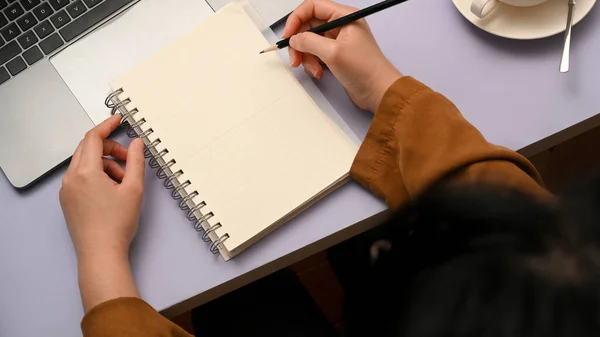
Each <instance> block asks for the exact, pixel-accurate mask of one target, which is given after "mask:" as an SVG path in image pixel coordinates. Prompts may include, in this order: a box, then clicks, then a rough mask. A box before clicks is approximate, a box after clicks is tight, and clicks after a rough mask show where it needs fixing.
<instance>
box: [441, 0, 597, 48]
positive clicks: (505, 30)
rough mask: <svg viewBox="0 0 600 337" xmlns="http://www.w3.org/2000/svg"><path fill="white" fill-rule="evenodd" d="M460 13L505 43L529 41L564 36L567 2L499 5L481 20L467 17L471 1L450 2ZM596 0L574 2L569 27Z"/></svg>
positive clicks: (455, 0) (565, 0)
mask: <svg viewBox="0 0 600 337" xmlns="http://www.w3.org/2000/svg"><path fill="white" fill-rule="evenodd" d="M452 2H454V5H455V6H456V8H457V9H458V10H459V11H460V13H461V14H462V15H463V16H464V17H465V18H466V19H467V20H469V21H471V23H473V24H474V25H475V26H477V27H479V28H481V29H483V30H485V31H486V32H488V33H491V34H494V35H498V36H502V37H506V38H509V39H518V40H532V39H541V38H544V37H548V36H552V35H556V34H558V33H561V32H564V31H565V28H566V24H567V12H568V10H569V8H568V6H567V3H568V1H567V0H548V1H546V2H545V3H543V4H541V5H537V6H533V7H514V6H509V5H506V4H504V3H501V2H499V3H498V4H497V5H496V8H494V9H493V10H492V12H491V13H489V14H488V15H487V16H486V17H485V18H483V19H480V18H478V17H476V16H475V15H474V14H473V13H471V2H472V1H471V0H452ZM595 3H596V0H577V4H576V5H575V11H574V17H573V24H576V23H578V22H579V21H581V20H582V19H583V18H584V17H585V16H586V15H587V14H588V13H589V12H590V10H591V9H592V7H594V4H595Z"/></svg>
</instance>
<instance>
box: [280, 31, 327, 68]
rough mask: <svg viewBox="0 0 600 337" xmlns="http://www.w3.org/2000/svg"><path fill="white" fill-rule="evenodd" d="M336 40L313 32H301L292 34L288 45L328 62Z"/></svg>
mask: <svg viewBox="0 0 600 337" xmlns="http://www.w3.org/2000/svg"><path fill="white" fill-rule="evenodd" d="M335 44H336V41H335V40H332V39H329V38H326V37H323V36H320V35H317V34H314V33H301V34H297V35H294V36H292V38H291V40H290V46H291V47H292V48H294V49H296V50H297V51H300V52H303V53H309V54H313V55H315V56H316V57H318V58H320V59H321V60H323V61H324V62H325V63H328V62H329V60H331V57H332V56H333V54H334V50H335Z"/></svg>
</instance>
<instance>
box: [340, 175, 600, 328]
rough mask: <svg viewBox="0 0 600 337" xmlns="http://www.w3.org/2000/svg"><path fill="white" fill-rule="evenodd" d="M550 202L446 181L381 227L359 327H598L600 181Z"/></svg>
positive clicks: (357, 304) (355, 302)
mask: <svg viewBox="0 0 600 337" xmlns="http://www.w3.org/2000/svg"><path fill="white" fill-rule="evenodd" d="M599 182H600V181H599V180H596V181H594V182H593V183H592V184H588V185H587V187H588V188H587V189H586V191H585V192H583V193H582V192H581V191H578V192H577V193H575V194H573V193H570V194H569V195H568V197H566V198H565V199H564V200H562V201H561V202H560V203H559V202H556V203H544V202H542V201H540V200H539V199H535V198H533V197H531V196H529V195H527V194H525V193H522V192H519V191H515V190H507V189H506V188H500V187H493V186H487V185H457V184H456V183H447V182H441V183H439V184H436V185H435V186H433V187H432V188H430V189H429V190H428V191H426V192H425V193H423V194H422V195H421V196H420V197H419V198H418V199H417V200H415V201H414V202H411V203H409V204H408V205H407V206H406V207H405V208H404V209H402V210H401V211H400V212H398V213H397V214H395V215H394V216H393V217H392V218H391V219H390V220H389V221H388V222H387V223H386V224H384V225H383V226H381V227H380V228H378V229H377V236H378V237H379V240H383V241H379V242H380V243H381V242H383V244H380V243H376V246H377V245H379V248H376V247H374V248H375V253H376V254H375V255H376V260H375V261H374V262H373V267H372V272H371V273H370V276H369V278H368V279H365V280H364V284H363V288H364V291H363V292H361V293H360V294H359V295H356V296H353V297H352V298H349V301H348V306H347V309H348V310H347V312H346V318H347V332H348V335H349V336H350V337H353V336H402V337H440V336H448V337H520V336H523V337H534V336H564V337H567V336H569V337H573V336H600V248H599V245H598V243H599V242H600V235H599V234H600V217H599V215H600V214H599V213H598V212H599V210H600V184H599Z"/></svg>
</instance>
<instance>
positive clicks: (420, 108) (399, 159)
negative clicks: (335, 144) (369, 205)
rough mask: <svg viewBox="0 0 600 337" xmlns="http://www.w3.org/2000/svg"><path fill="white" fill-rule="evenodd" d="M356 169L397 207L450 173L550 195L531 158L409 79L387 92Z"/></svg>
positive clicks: (361, 179) (358, 176)
mask: <svg viewBox="0 0 600 337" xmlns="http://www.w3.org/2000/svg"><path fill="white" fill-rule="evenodd" d="M351 173H352V176H353V177H354V178H355V179H356V180H358V181H359V182H361V183H362V184H363V185H365V186H366V187H367V188H369V189H371V190H372V191H373V192H374V193H375V194H377V195H379V196H381V197H383V198H385V199H386V202H387V203H388V204H389V205H390V206H391V207H393V208H398V207H400V206H402V205H403V204H404V203H405V202H406V201H407V200H409V199H411V198H414V197H415V196H416V195H418V194H419V193H420V192H422V191H423V190H424V189H426V188H427V187H429V186H430V185H431V184H433V183H434V182H436V181H438V180H439V179H441V178H443V177H446V176H448V175H449V174H453V177H454V178H456V179H457V180H464V181H469V182H486V183H494V184H501V185H506V186H510V187H515V188H520V189H522V190H525V191H527V192H531V193H533V194H536V195H541V194H544V193H546V192H545V191H544V190H543V188H542V187H541V179H540V177H539V175H538V173H537V172H536V170H535V168H534V167H533V165H531V163H529V161H528V160H527V159H525V158H524V157H522V156H521V155H519V154H517V153H515V152H514V151H511V150H509V149H506V148H503V147H500V146H496V145H493V144H490V143H488V142H487V141H486V140H485V138H484V137H483V136H482V135H481V133H480V132H479V131H478V130H477V129H476V128H475V127H473V125H471V124H470V123H469V122H467V121H466V120H465V119H464V118H463V116H462V115H461V114H460V112H459V111H458V109H457V108H456V107H455V106H454V105H453V104H452V102H450V101H449V100H448V99H446V98H445V97H444V96H442V95H440V94H439V93H436V92H434V91H433V90H431V89H430V88H428V87H427V86H425V85H423V84H422V83H420V82H418V81H416V80H414V79H412V78H410V77H404V78H401V79H400V80H398V81H396V83H394V84H393V85H392V86H391V87H390V88H389V89H388V91H387V92H386V94H385V95H384V98H383V100H382V102H381V104H380V106H379V109H378V111H377V113H376V115H375V118H374V120H373V123H372V125H371V128H370V129H369V132H368V134H367V137H366V138H365V141H364V143H363V145H362V146H361V149H360V150H359V153H358V155H357V157H356V159H355V162H354V164H353V167H352V170H351Z"/></svg>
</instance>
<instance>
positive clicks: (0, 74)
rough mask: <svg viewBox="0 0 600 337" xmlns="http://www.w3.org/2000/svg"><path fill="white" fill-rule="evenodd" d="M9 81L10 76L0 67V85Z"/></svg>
mask: <svg viewBox="0 0 600 337" xmlns="http://www.w3.org/2000/svg"><path fill="white" fill-rule="evenodd" d="M9 79H10V75H9V74H8V71H6V69H5V68H4V67H0V84H2V83H4V82H6V81H8V80H9Z"/></svg>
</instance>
